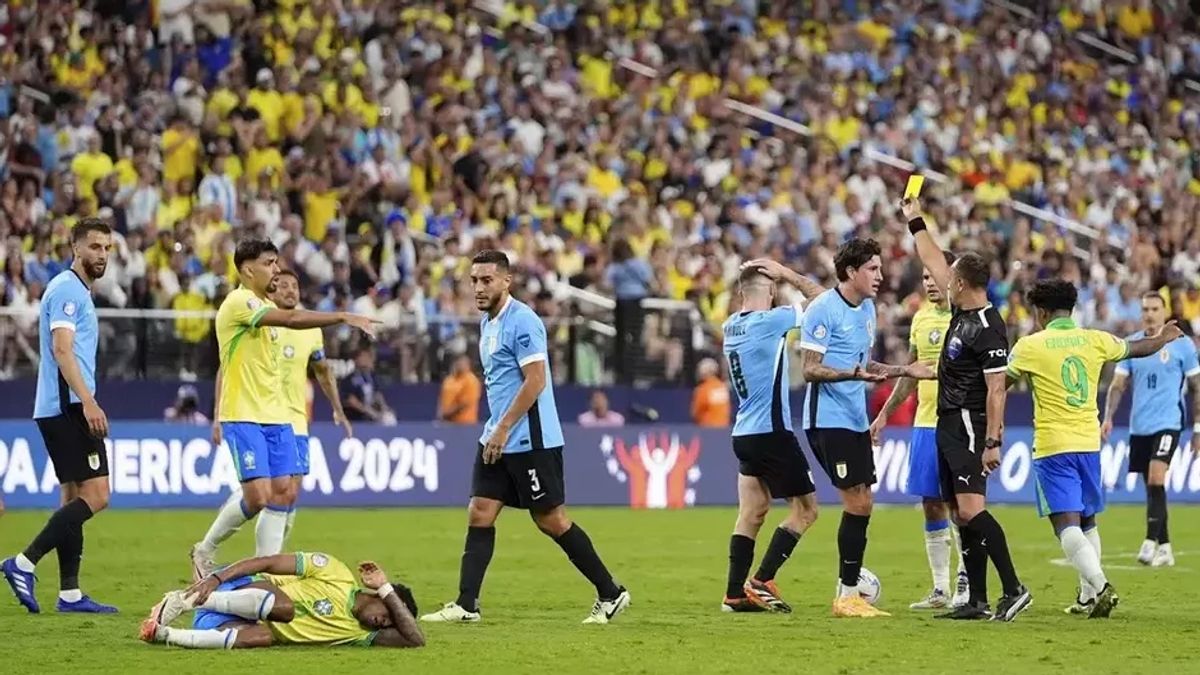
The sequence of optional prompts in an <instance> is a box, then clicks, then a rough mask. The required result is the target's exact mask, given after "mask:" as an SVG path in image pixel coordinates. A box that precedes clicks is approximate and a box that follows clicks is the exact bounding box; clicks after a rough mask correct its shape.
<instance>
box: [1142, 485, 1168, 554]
mask: <svg viewBox="0 0 1200 675" xmlns="http://www.w3.org/2000/svg"><path fill="white" fill-rule="evenodd" d="M1146 538H1147V539H1149V540H1150V541H1157V542H1158V543H1160V544H1167V543H1170V541H1171V537H1170V535H1168V534H1167V488H1166V487H1165V486H1163V485H1147V486H1146Z"/></svg>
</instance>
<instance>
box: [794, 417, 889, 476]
mask: <svg viewBox="0 0 1200 675" xmlns="http://www.w3.org/2000/svg"><path fill="white" fill-rule="evenodd" d="M805 435H806V436H808V445H809V447H811V448H812V451H813V456H814V457H816V458H817V463H818V464H820V465H821V468H822V469H824V470H825V475H826V476H829V481H830V482H831V483H833V486H834V487H836V488H837V489H839V490H847V489H849V488H852V487H855V486H856V485H868V486H869V485H874V484H875V483H876V478H875V451H874V449H873V448H872V447H871V434H870V433H868V432H866V431H851V430H849V429H807V430H805Z"/></svg>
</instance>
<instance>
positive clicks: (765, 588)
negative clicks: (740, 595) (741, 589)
mask: <svg viewBox="0 0 1200 675" xmlns="http://www.w3.org/2000/svg"><path fill="white" fill-rule="evenodd" d="M746 595H747V596H757V597H758V599H759V600H761V601H762V602H763V603H764V604H765V605H766V606H767V608H768V609H770V610H771V611H772V612H779V613H781V614H791V613H792V606H791V605H789V604H787V603H786V602H784V600H783V595H782V594H780V592H779V586H778V585H777V584H776V583H775V580H774V579H772V580H770V581H759V580H758V579H753V578H752V579H750V581H747V582H746Z"/></svg>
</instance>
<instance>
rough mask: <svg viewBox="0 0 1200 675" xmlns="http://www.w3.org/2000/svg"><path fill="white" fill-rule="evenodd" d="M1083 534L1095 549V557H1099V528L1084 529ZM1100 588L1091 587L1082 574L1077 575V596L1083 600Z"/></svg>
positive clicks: (1093, 595)
mask: <svg viewBox="0 0 1200 675" xmlns="http://www.w3.org/2000/svg"><path fill="white" fill-rule="evenodd" d="M1083 536H1085V537H1087V540H1088V543H1089V544H1091V545H1092V548H1093V549H1095V550H1096V559H1097V560H1099V559H1101V555H1100V528H1098V527H1093V528H1092V529H1090V530H1087V531H1085V532H1084V533H1083ZM1102 590H1104V587H1103V586H1101V587H1100V588H1092V585H1091V584H1089V583H1088V581H1087V579H1084V578H1083V575H1082V574H1081V575H1079V598H1080V599H1081V600H1083V601H1084V602H1087V601H1088V600H1091V599H1092V598H1094V597H1096V594H1097V593H1099V592H1100V591H1102Z"/></svg>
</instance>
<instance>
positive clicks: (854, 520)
mask: <svg viewBox="0 0 1200 675" xmlns="http://www.w3.org/2000/svg"><path fill="white" fill-rule="evenodd" d="M870 522H871V516H860V515H856V514H853V513H847V512H845V511H843V512H842V524H841V525H840V526H838V576H839V577H840V578H841V582H842V585H841V587H840V590H839V592H840V594H841V595H842V596H849V595H853V594H854V593H857V592H858V575H859V573H860V572H862V566H863V555H864V554H865V553H866V551H867V525H868V524H870Z"/></svg>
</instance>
